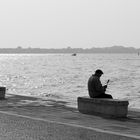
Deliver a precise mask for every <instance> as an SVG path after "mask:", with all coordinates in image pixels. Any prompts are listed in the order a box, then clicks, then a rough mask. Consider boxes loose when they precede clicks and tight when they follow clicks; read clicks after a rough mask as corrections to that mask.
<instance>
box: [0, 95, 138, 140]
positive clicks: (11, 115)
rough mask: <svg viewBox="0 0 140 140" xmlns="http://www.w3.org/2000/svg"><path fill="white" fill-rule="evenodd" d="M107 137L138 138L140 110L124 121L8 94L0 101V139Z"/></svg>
mask: <svg viewBox="0 0 140 140" xmlns="http://www.w3.org/2000/svg"><path fill="white" fill-rule="evenodd" d="M60 126H61V127H60ZM69 126H71V127H69ZM85 129H86V130H88V131H86V130H85ZM91 131H98V132H100V133H106V134H107V135H106V136H107V137H103V136H105V135H101V134H99V135H98V134H97V135H96V136H95V135H94V134H92V133H91ZM76 132H77V133H78V135H77V133H76ZM108 134H110V136H109V135H108ZM111 135H113V140H115V139H116V140H118V136H123V139H124V140H125V138H124V137H128V138H126V139H137V140H138V139H140V111H139V110H136V109H131V110H129V112H128V118H125V119H124V118H123V119H111V118H105V117H100V116H93V115H86V114H81V113H79V112H78V110H77V109H74V108H70V107H67V106H66V103H65V102H62V101H54V100H47V99H41V98H34V97H26V96H19V95H12V94H8V95H7V97H6V100H1V101H0V140H16V139H17V140H20V139H22V140H24V139H25V140H46V139H48V140H51V139H53V140H55V139H56V140H59V139H60V140H63V139H70V140H74V139H76V140H77V139H81V140H84V139H93V137H94V139H96V140H97V139H99V138H101V137H103V138H102V139H108V138H109V139H112V136H111ZM69 136H70V137H69ZM99 136H100V137H99ZM114 136H116V137H114ZM119 139H122V138H121V137H119Z"/></svg>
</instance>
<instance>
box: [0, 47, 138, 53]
mask: <svg viewBox="0 0 140 140" xmlns="http://www.w3.org/2000/svg"><path fill="white" fill-rule="evenodd" d="M0 53H1V54H2V53H4V54H16V53H41V54H45V53H140V49H136V48H134V47H124V46H112V47H105V48H96V47H93V48H88V49H82V48H71V47H67V48H61V49H54V48H53V49H44V48H31V47H29V48H22V47H21V46H18V47H17V48H1V49H0Z"/></svg>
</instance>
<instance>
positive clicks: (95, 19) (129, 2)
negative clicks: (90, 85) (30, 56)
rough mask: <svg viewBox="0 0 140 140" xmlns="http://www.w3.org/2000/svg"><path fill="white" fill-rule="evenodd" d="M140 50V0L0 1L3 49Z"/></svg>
mask: <svg viewBox="0 0 140 140" xmlns="http://www.w3.org/2000/svg"><path fill="white" fill-rule="evenodd" d="M113 45H123V46H125V47H135V48H140V0H0V48H16V47H17V46H22V47H24V48H27V47H29V46H30V47H32V48H35V47H40V48H66V47H68V46H71V47H72V48H80V47H81V48H91V47H110V46H113Z"/></svg>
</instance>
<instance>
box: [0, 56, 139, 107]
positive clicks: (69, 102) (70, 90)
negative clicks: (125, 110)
mask: <svg viewBox="0 0 140 140" xmlns="http://www.w3.org/2000/svg"><path fill="white" fill-rule="evenodd" d="M96 69H102V70H103V72H104V75H103V76H102V77H101V82H102V84H103V85H104V84H105V83H106V81H107V80H108V79H110V82H109V85H108V88H107V91H106V92H107V93H108V94H111V95H112V96H113V98H116V99H127V100H129V107H134V108H140V56H138V55H137V54H77V55H76V56H72V55H71V54H1V55H0V86H6V88H7V93H10V94H18V95H26V96H35V97H37V98H44V99H51V100H55V101H61V102H62V103H64V104H65V105H66V106H69V107H77V97H78V96H88V91H87V81H88V78H89V77H90V76H91V74H93V73H94V71H95V70H96Z"/></svg>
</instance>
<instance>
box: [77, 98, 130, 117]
mask: <svg viewBox="0 0 140 140" xmlns="http://www.w3.org/2000/svg"><path fill="white" fill-rule="evenodd" d="M77 102H78V110H79V112H81V113H84V114H90V115H101V116H110V117H127V112H128V104H129V102H128V101H126V100H118V99H105V98H90V97H78V98H77Z"/></svg>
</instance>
